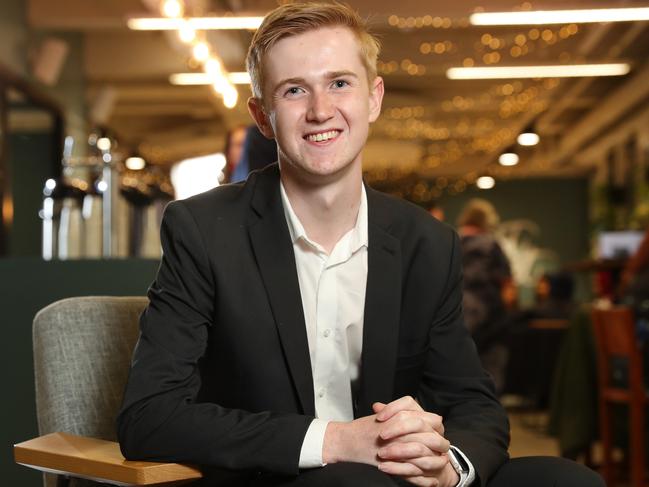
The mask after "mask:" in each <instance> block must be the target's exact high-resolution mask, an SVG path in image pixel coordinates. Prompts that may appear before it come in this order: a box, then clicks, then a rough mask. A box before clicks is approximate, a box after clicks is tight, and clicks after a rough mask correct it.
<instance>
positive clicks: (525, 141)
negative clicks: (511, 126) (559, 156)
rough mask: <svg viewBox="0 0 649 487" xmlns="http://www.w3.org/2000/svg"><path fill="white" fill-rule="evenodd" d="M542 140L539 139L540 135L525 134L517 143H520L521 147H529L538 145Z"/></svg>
mask: <svg viewBox="0 0 649 487" xmlns="http://www.w3.org/2000/svg"><path fill="white" fill-rule="evenodd" d="M540 140H541V138H540V137H539V134H537V133H535V132H523V133H522V134H520V135H519V136H518V138H517V139H516V142H518V143H519V144H520V145H524V146H526V147H529V146H532V145H536V144H538V143H539V141H540Z"/></svg>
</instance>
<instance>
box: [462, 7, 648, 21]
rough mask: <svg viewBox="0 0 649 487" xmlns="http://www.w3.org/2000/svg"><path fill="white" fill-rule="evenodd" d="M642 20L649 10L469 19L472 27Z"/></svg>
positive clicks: (539, 12) (513, 14)
mask: <svg viewBox="0 0 649 487" xmlns="http://www.w3.org/2000/svg"><path fill="white" fill-rule="evenodd" d="M641 20H649V8H647V7H640V8H598V9H588V10H536V11H534V10H530V11H524V12H479V13H474V14H472V15H471V16H470V17H469V21H470V22H471V24H472V25H545V24H571V23H586V22H632V21H641Z"/></svg>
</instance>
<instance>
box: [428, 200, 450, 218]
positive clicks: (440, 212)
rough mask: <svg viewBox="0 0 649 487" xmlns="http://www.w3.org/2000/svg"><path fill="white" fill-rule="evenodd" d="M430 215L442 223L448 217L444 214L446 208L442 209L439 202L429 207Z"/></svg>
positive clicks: (434, 202)
mask: <svg viewBox="0 0 649 487" xmlns="http://www.w3.org/2000/svg"><path fill="white" fill-rule="evenodd" d="M428 213H430V215H431V216H433V217H435V218H437V219H438V220H439V221H441V222H443V221H444V219H445V218H446V215H445V214H444V208H442V207H441V206H440V204H439V203H438V202H437V201H433V202H432V203H431V204H430V206H429V207H428Z"/></svg>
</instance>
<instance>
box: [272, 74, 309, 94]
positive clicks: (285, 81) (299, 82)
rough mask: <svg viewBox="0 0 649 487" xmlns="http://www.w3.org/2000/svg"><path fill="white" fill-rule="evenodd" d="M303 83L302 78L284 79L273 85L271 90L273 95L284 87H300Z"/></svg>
mask: <svg viewBox="0 0 649 487" xmlns="http://www.w3.org/2000/svg"><path fill="white" fill-rule="evenodd" d="M304 83H305V79H304V78H286V79H283V80H282V81H280V82H279V83H277V84H276V85H275V87H274V88H273V93H275V92H277V91H278V90H279V89H280V88H281V87H282V86H284V85H302V84H304Z"/></svg>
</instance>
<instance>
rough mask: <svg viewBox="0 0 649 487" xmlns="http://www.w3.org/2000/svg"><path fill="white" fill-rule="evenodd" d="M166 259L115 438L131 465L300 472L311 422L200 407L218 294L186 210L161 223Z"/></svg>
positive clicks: (176, 209)
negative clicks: (177, 464) (183, 464)
mask: <svg viewBox="0 0 649 487" xmlns="http://www.w3.org/2000/svg"><path fill="white" fill-rule="evenodd" d="M161 242H162V247H163V257H162V261H161V264H160V268H159V270H158V275H157V277H156V280H155V281H154V283H153V284H152V285H151V287H150V289H149V300H150V304H149V306H148V307H147V309H146V310H145V311H144V313H143V314H142V317H141V320H140V337H139V340H138V343H137V345H136V348H135V350H134V352H133V359H132V364H131V370H130V374H129V378H128V383H127V387H126V391H125V395H124V401H123V405H122V409H121V411H120V413H119V416H118V419H117V432H118V439H119V443H120V446H121V449H122V453H123V454H124V456H125V457H126V458H128V459H138V460H157V461H174V462H186V463H194V464H198V465H205V466H210V467H220V468H226V469H232V470H250V471H261V472H274V473H280V474H297V473H298V460H299V453H300V448H301V445H302V441H303V439H304V435H305V433H306V430H307V428H308V426H309V424H310V422H311V420H312V419H313V418H310V417H306V416H301V415H298V414H276V413H272V412H257V413H252V412H248V411H244V410H240V409H229V408H225V407H222V406H220V405H218V404H214V403H206V402H199V401H197V395H198V393H199V390H200V386H201V379H200V372H199V367H198V364H199V361H200V359H201V357H202V356H203V355H204V353H205V349H206V345H207V341H208V335H209V331H210V327H213V326H218V323H214V322H213V316H214V306H215V303H216V302H217V301H218V300H217V299H216V295H217V293H218V290H217V289H216V285H215V282H214V278H213V275H212V268H211V264H210V261H209V258H208V253H207V252H206V249H205V246H204V244H203V239H202V237H201V234H200V232H199V230H198V227H197V225H196V223H195V221H194V219H193V216H192V215H191V213H190V211H189V210H188V209H187V207H186V206H185V204H184V203H183V202H175V203H171V204H170V205H169V206H168V207H167V210H166V211H165V215H164V218H163V222H162V229H161Z"/></svg>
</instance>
